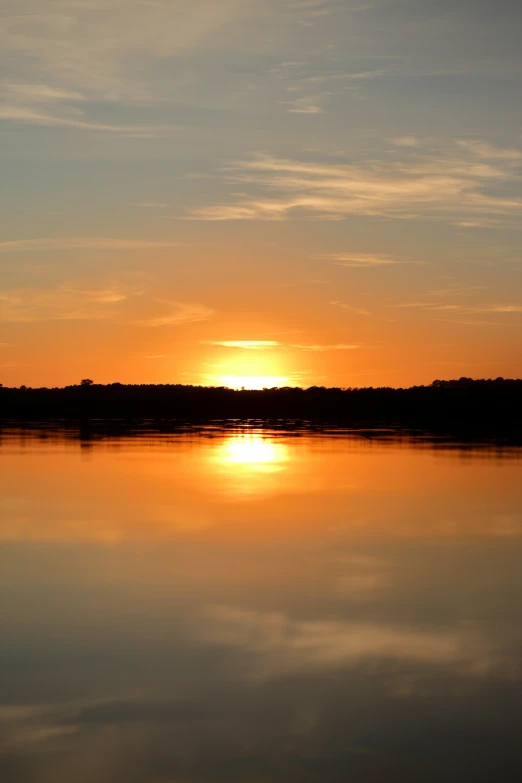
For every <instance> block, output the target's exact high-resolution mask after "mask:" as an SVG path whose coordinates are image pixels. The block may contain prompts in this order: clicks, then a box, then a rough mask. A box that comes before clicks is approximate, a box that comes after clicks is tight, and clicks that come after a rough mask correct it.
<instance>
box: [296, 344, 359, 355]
mask: <svg viewBox="0 0 522 783" xmlns="http://www.w3.org/2000/svg"><path fill="white" fill-rule="evenodd" d="M360 347H361V346H360V345H352V344H347V343H335V344H333V345H321V344H317V343H311V344H310V343H292V344H291V345H290V348H296V349H298V350H300V351H311V352H312V353H322V352H324V351H355V350H357V349H358V348H360Z"/></svg>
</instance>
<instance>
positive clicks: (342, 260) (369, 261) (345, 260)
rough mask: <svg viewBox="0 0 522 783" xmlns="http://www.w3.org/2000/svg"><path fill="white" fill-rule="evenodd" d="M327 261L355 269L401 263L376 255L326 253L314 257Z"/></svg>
mask: <svg viewBox="0 0 522 783" xmlns="http://www.w3.org/2000/svg"><path fill="white" fill-rule="evenodd" d="M314 258H318V259H323V260H325V261H333V262H334V263H335V264H337V265H338V266H346V267H353V268H355V269H364V268H372V267H376V266H390V265H393V264H398V263H400V262H399V261H397V260H396V259H394V258H391V256H385V255H376V254H374V253H325V254H323V255H317V256H314Z"/></svg>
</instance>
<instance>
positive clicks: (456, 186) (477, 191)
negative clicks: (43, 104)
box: [189, 145, 522, 225]
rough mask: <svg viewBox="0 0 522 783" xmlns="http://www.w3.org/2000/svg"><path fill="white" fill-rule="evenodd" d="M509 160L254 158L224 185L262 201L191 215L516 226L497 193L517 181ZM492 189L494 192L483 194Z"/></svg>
mask: <svg viewBox="0 0 522 783" xmlns="http://www.w3.org/2000/svg"><path fill="white" fill-rule="evenodd" d="M514 163H516V160H515V159H514V158H513V157H512V155H511V154H510V156H509V157H508V158H507V159H503V158H501V157H500V155H499V154H498V153H497V154H496V156H495V157H494V158H493V159H491V160H490V161H489V162H486V161H485V160H483V159H482V158H481V159H480V160H479V162H478V163H477V160H476V155H475V154H474V153H473V152H470V151H469V150H468V149H465V148H462V147H460V146H458V145H456V146H455V147H453V148H452V149H451V150H450V151H445V152H443V151H438V152H437V153H429V154H427V153H425V152H424V151H423V152H422V154H420V156H419V158H418V159H416V160H410V158H408V159H407V160H404V161H399V162H397V161H393V162H390V161H389V160H385V159H383V160H382V162H378V161H377V162H376V161H375V160H373V161H368V162H367V163H366V164H365V165H360V164H358V165H350V164H344V165H343V164H338V163H330V162H328V163H319V162H310V161H302V160H295V159H288V158H276V157H273V156H270V155H258V156H256V157H254V158H250V159H248V160H243V161H238V162H236V163H234V164H231V166H230V169H229V173H228V179H229V181H230V182H232V183H234V184H235V185H237V184H238V183H241V184H242V186H243V188H245V187H248V186H251V187H252V188H255V190H256V192H259V191H260V190H261V191H264V195H262V196H259V195H256V196H254V195H252V196H248V195H246V196H244V197H243V198H241V199H239V200H236V201H234V202H230V203H220V204H216V205H213V206H207V207H201V208H198V209H194V210H192V212H191V213H190V214H189V217H191V218H192V219H199V220H210V221H220V220H286V219H288V218H289V217H291V216H296V217H301V218H303V217H315V218H319V219H322V220H341V219H343V218H346V217H348V216H349V215H363V216H368V217H381V218H382V217H385V218H390V217H393V218H400V219H412V218H419V217H423V218H425V217H429V218H431V219H436V220H445V221H447V222H455V220H456V219H459V220H465V219H470V218H473V217H479V218H482V217H487V218H488V219H489V220H492V221H495V220H497V219H501V220H504V221H505V220H509V221H511V222H512V223H513V224H515V225H516V224H518V223H519V221H520V217H521V216H522V198H519V197H516V196H511V195H507V194H506V195H502V194H499V192H498V184H499V182H500V181H506V182H509V181H510V180H514V179H517V178H518V177H519V176H520V173H519V170H518V168H517V167H516V166H515V165H514ZM491 182H494V185H495V186H494V188H491V187H490V184H491Z"/></svg>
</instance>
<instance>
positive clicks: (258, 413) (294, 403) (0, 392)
mask: <svg viewBox="0 0 522 783" xmlns="http://www.w3.org/2000/svg"><path fill="white" fill-rule="evenodd" d="M249 418H255V419H272V420H274V419H279V420H285V419H286V420H306V421H318V422H328V423H335V422H339V423H342V424H343V425H344V426H346V425H348V426H359V425H362V426H381V425H387V426H388V425H391V426H400V427H407V428H419V427H420V428H424V429H431V430H437V431H442V432H446V433H451V432H462V433H467V434H468V435H474V434H476V435H481V434H496V433H503V434H505V435H506V436H513V437H514V436H517V437H520V436H521V435H522V380H504V379H503V378H497V379H496V380H472V379H471V378H460V379H459V380H453V381H434V382H433V383H432V384H431V385H430V386H414V387H411V388H407V389H394V388H355V389H340V388H324V387H318V386H312V387H311V388H308V389H299V388H293V387H285V388H279V389H264V390H263V391H245V390H242V391H236V390H232V389H227V388H212V387H202V386H182V385H178V384H175V385H150V384H138V385H136V384H132V385H130V384H120V383H112V384H108V385H101V384H94V383H92V381H89V380H85V381H82V383H81V384H79V385H77V386H66V387H65V388H53V389H47V388H43V389H32V388H27V387H21V388H6V387H0V419H4V420H5V419H11V420H12V419H16V420H19V421H26V422H30V421H37V420H41V419H62V420H63V419H64V420H74V421H80V422H86V421H89V420H93V419H109V420H110V419H113V420H115V419H117V420H127V421H129V420H138V419H149V420H153V421H155V422H157V423H158V424H161V423H163V424H164V425H165V424H166V423H167V422H169V421H171V422H174V423H175V422H180V421H194V422H196V421H208V420H216V419H249Z"/></svg>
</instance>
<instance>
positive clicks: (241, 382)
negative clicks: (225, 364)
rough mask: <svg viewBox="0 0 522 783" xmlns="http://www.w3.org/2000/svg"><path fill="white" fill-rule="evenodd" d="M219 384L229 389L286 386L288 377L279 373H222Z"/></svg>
mask: <svg viewBox="0 0 522 783" xmlns="http://www.w3.org/2000/svg"><path fill="white" fill-rule="evenodd" d="M218 380H219V382H220V385H223V386H227V387H228V388H229V389H248V390H251V391H252V390H255V389H273V388H274V387H276V386H287V385H288V378H283V377H281V376H279V375H223V376H221V377H220V378H219V379H218Z"/></svg>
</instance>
